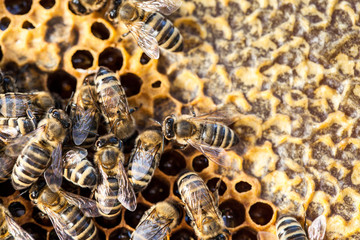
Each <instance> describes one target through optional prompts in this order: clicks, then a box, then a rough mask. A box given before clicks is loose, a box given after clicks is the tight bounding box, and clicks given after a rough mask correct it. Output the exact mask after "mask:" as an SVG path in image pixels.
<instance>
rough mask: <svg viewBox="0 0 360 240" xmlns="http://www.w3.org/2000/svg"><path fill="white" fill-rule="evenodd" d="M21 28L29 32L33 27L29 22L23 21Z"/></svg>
mask: <svg viewBox="0 0 360 240" xmlns="http://www.w3.org/2000/svg"><path fill="white" fill-rule="evenodd" d="M22 28H23V29H29V30H30V29H34V28H35V26H34V25H33V24H32V23H31V22H29V21H25V22H23V25H22Z"/></svg>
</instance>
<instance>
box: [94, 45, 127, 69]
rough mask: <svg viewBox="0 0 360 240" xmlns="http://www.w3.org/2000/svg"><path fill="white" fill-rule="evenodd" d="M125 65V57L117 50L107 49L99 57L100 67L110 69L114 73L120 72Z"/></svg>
mask: <svg viewBox="0 0 360 240" xmlns="http://www.w3.org/2000/svg"><path fill="white" fill-rule="evenodd" d="M122 65H123V56H122V53H121V51H120V50H119V49H117V48H112V47H109V48H106V49H105V50H104V51H103V52H102V53H100V56H99V66H105V67H108V68H109V69H110V70H112V71H114V72H115V71H117V70H120V69H121V67H122Z"/></svg>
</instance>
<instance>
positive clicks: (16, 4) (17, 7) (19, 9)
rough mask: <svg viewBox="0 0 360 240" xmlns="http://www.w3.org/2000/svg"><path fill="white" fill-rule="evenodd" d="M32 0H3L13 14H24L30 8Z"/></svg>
mask: <svg viewBox="0 0 360 240" xmlns="http://www.w3.org/2000/svg"><path fill="white" fill-rule="evenodd" d="M31 5H32V0H5V7H6V9H7V10H8V11H9V12H10V13H11V14H15V15H24V14H26V13H28V12H29V11H30V9H31Z"/></svg>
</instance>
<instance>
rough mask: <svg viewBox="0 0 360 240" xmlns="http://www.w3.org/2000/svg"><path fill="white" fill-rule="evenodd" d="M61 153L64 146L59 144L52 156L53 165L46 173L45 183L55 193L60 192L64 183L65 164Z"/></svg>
mask: <svg viewBox="0 0 360 240" xmlns="http://www.w3.org/2000/svg"><path fill="white" fill-rule="evenodd" d="M61 152H62V144H61V143H59V144H58V145H57V146H56V148H55V149H54V151H53V152H52V154H51V158H52V162H51V165H50V166H49V167H48V168H47V169H46V171H45V172H44V178H45V181H46V183H47V185H48V186H49V188H50V189H51V191H53V192H57V191H59V189H60V186H61V183H62V173H63V162H62V157H61Z"/></svg>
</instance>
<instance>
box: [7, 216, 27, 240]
mask: <svg viewBox="0 0 360 240" xmlns="http://www.w3.org/2000/svg"><path fill="white" fill-rule="evenodd" d="M5 219H6V223H7V226H8V230H9V233H10V234H11V235H12V236H13V237H14V238H15V240H34V238H33V237H32V236H31V235H30V234H29V233H27V232H26V231H25V230H24V229H23V228H22V227H20V226H19V224H17V223H16V222H15V221H14V219H12V218H11V217H10V216H8V215H7V214H6V215H5Z"/></svg>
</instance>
